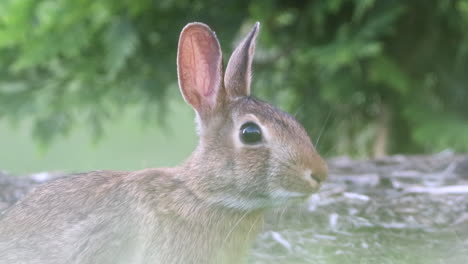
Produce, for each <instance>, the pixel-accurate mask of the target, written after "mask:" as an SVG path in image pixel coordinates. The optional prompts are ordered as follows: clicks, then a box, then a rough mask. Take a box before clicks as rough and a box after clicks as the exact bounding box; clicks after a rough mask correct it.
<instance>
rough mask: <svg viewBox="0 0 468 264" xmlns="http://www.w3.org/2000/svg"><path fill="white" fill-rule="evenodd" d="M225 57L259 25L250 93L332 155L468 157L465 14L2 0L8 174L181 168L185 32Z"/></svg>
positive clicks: (353, 0)
mask: <svg viewBox="0 0 468 264" xmlns="http://www.w3.org/2000/svg"><path fill="white" fill-rule="evenodd" d="M192 21H201V22H205V23H207V24H208V25H210V26H211V28H212V29H213V30H214V31H216V33H217V36H218V38H219V40H220V42H221V45H222V48H223V52H224V58H225V60H227V58H228V57H229V54H230V52H231V51H232V49H233V47H234V46H235V44H236V43H237V42H238V41H239V39H240V37H241V36H242V35H243V34H245V32H246V31H247V30H249V29H250V27H251V26H252V25H253V23H254V22H255V21H260V22H261V32H260V35H259V41H258V45H257V50H256V57H255V60H254V66H253V68H254V79H253V86H252V87H253V89H252V92H253V94H254V95H255V96H257V97H259V98H262V99H265V100H267V101H269V102H272V103H273V104H276V105H278V106H280V107H281V108H282V109H284V110H286V111H288V112H290V113H292V114H294V115H295V116H296V117H297V118H298V119H299V120H300V121H301V122H302V123H303V124H304V126H305V127H306V129H307V131H308V132H309V134H310V135H311V138H312V140H313V141H314V142H315V144H316V145H317V148H318V150H319V152H321V153H322V155H324V156H326V157H333V156H341V155H348V156H352V157H359V158H363V157H381V156H384V155H387V154H394V153H434V152H439V151H442V150H445V149H451V150H453V151H455V152H467V150H468V104H467V103H466V101H467V99H468V34H467V32H468V0H452V1H445V0H439V1H430V2H429V1H423V0H413V1H403V0H400V1H398V0H392V1H387V0H315V1H291V0H289V1H274V0H255V1H246V0H237V1H223V2H222V3H221V2H220V1H213V0H212V1H210V0H208V1H206V0H205V1H202V0H120V1H113V0H100V1H94V0H73V1H72V0H2V1H1V2H0V150H1V151H0V170H6V171H9V172H11V173H14V174H23V173H31V172H39V171H53V170H57V171H68V172H73V171H86V170H92V169H125V170H133V169H139V168H144V167H150V166H172V165H175V164H177V163H179V162H181V161H182V160H183V159H184V158H185V157H187V156H188V155H189V153H190V152H191V150H192V149H193V148H194V147H195V145H196V140H197V139H196V134H195V128H194V121H193V111H192V110H191V109H190V107H189V106H187V105H185V104H184V102H183V100H182V97H181V96H180V94H179V90H178V86H177V75H176V51H177V41H178V36H179V33H180V30H181V29H182V27H183V26H184V25H185V24H186V23H188V22H192Z"/></svg>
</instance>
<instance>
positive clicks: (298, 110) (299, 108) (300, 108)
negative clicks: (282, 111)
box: [293, 104, 305, 117]
mask: <svg viewBox="0 0 468 264" xmlns="http://www.w3.org/2000/svg"><path fill="white" fill-rule="evenodd" d="M304 105H305V104H301V105H300V106H299V107H298V108H297V110H296V111H295V112H294V114H293V116H294V117H297V114H299V112H300V111H301V110H302V108H304Z"/></svg>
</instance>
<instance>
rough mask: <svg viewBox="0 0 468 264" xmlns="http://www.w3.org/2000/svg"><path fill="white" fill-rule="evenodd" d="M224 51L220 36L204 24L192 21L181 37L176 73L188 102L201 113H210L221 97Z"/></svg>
mask: <svg viewBox="0 0 468 264" xmlns="http://www.w3.org/2000/svg"><path fill="white" fill-rule="evenodd" d="M222 71H223V69H222V54H221V48H220V46H219V42H218V39H217V38H216V35H215V33H214V32H213V31H211V29H210V28H209V27H208V26H207V25H205V24H202V23H190V24H188V25H187V26H185V27H184V29H183V30H182V33H181V34H180V38H179V48H178V52H177V75H178V78H179V87H180V90H181V92H182V95H183V96H184V99H185V101H186V102H187V103H189V104H191V105H192V107H193V108H194V109H195V110H196V111H197V112H198V113H199V114H200V115H202V116H203V115H205V114H207V113H209V112H211V111H212V110H213V109H214V108H215V107H216V104H217V103H218V102H219V101H220V100H221V98H219V97H220V94H219V93H220V91H221V89H222V87H221V85H222Z"/></svg>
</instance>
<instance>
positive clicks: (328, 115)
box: [315, 109, 332, 149]
mask: <svg viewBox="0 0 468 264" xmlns="http://www.w3.org/2000/svg"><path fill="white" fill-rule="evenodd" d="M331 112H332V110H331V109H330V111H328V114H327V117H326V118H325V123H324V124H323V126H322V128H321V129H320V131H319V135H318V138H317V140H316V143H315V147H316V148H317V149H318V145H319V142H320V137H322V133H323V131H324V130H325V127H326V126H327V124H328V120H329V119H330V115H331Z"/></svg>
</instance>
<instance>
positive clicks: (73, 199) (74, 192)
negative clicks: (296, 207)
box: [0, 169, 263, 264]
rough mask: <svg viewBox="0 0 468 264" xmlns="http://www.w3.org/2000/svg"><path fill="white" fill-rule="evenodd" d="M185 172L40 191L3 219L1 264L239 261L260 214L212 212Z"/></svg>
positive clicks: (103, 177)
mask: <svg viewBox="0 0 468 264" xmlns="http://www.w3.org/2000/svg"><path fill="white" fill-rule="evenodd" d="M179 170H180V169H164V170H163V169H147V170H143V171H137V172H132V173H127V172H110V171H96V172H91V173H89V174H79V175H73V176H70V177H68V178H64V179H58V180H55V181H54V182H51V183H50V184H47V185H44V186H40V187H38V188H36V189H35V190H34V191H32V192H31V194H30V195H28V197H27V198H26V199H24V200H23V201H21V202H20V203H18V205H17V206H16V207H14V208H12V209H11V210H10V211H9V212H8V213H7V215H6V216H5V217H4V219H2V223H5V224H2V225H1V226H0V234H1V237H0V249H1V251H0V252H1V254H0V263H48V264H49V263H50V264H55V263H82V264H85V263H90V264H91V263H135V264H137V263H239V261H240V258H243V257H245V255H246V254H245V252H246V251H247V249H248V247H249V245H250V244H251V242H252V239H253V238H254V237H255V235H256V234H257V232H258V229H259V227H260V225H261V223H262V222H263V221H262V219H261V218H262V214H261V213H260V210H259V211H252V212H250V211H249V212H241V211H238V210H232V209H226V208H224V207H222V206H219V207H218V206H212V205H211V206H208V205H207V204H204V202H203V201H201V200H200V197H197V195H196V194H194V193H193V192H192V191H191V190H190V188H188V187H187V186H185V182H184V181H180V180H179V179H177V178H178V176H180V177H184V175H182V174H179V172H178V171H179ZM38 204H41V205H42V204H47V208H44V207H37V205H38ZM64 207H65V208H64ZM25 211H27V212H28V214H31V215H35V216H36V217H37V218H34V219H33V218H27V217H26V218H25V217H22V215H24V212H25ZM64 212H66V213H64ZM38 219H43V220H46V221H38ZM246 234H247V236H246Z"/></svg>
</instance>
